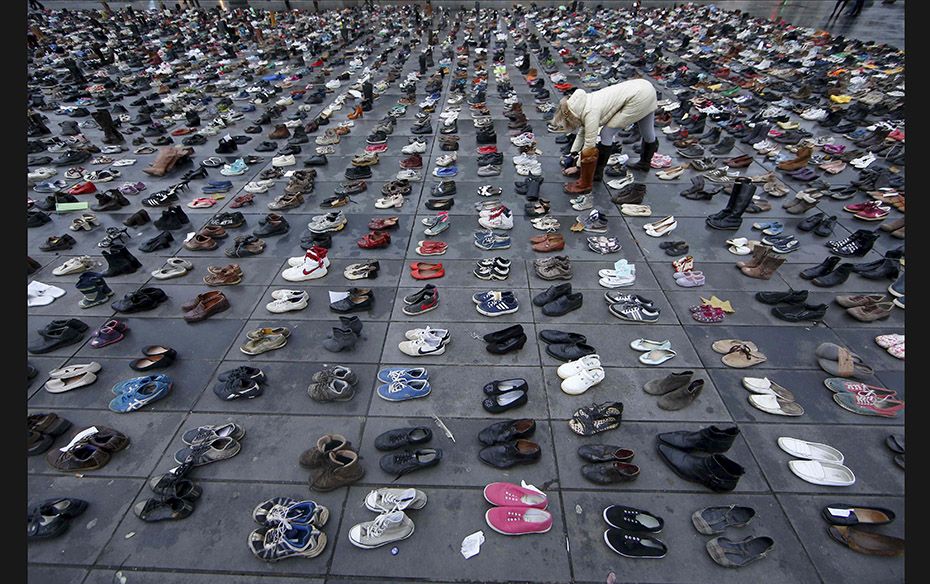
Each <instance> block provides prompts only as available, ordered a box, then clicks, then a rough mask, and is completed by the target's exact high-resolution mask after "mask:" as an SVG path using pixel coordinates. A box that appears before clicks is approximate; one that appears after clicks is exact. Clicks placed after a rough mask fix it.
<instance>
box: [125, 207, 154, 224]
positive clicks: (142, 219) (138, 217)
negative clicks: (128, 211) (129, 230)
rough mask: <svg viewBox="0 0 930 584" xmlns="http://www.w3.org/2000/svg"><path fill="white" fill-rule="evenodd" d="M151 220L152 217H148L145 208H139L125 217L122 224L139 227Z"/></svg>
mask: <svg viewBox="0 0 930 584" xmlns="http://www.w3.org/2000/svg"><path fill="white" fill-rule="evenodd" d="M151 220H152V218H151V217H149V214H148V212H147V211H146V210H145V209H140V210H138V211H136V212H135V213H133V214H132V215H130V216H129V217H127V218H126V220H125V221H123V225H125V226H126V227H139V226H141V225H145V224H146V223H148V222H149V221H151Z"/></svg>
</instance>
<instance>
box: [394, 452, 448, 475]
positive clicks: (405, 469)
mask: <svg viewBox="0 0 930 584" xmlns="http://www.w3.org/2000/svg"><path fill="white" fill-rule="evenodd" d="M441 460H442V450H440V449H439V448H418V449H417V450H413V451H411V450H404V451H403V452H396V453H394V454H385V455H384V456H382V457H381V461H380V466H381V470H383V471H384V472H386V473H389V474H394V475H397V476H398V477H400V476H403V475H405V474H407V473H410V472H414V471H417V470H420V469H423V468H429V467H431V466H436V465H437V464H439V462H440V461H441Z"/></svg>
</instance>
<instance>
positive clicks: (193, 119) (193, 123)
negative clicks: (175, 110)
mask: <svg viewBox="0 0 930 584" xmlns="http://www.w3.org/2000/svg"><path fill="white" fill-rule="evenodd" d="M184 117H186V118H187V126H188V127H189V128H196V127H197V126H199V125H200V116H199V115H198V114H197V112H187V113H186V114H184Z"/></svg>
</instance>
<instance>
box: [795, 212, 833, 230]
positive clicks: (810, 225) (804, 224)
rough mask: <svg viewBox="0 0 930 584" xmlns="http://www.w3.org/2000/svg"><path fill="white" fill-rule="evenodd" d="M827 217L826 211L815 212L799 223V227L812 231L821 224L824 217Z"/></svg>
mask: <svg viewBox="0 0 930 584" xmlns="http://www.w3.org/2000/svg"><path fill="white" fill-rule="evenodd" d="M826 218H827V214H826V213H815V214H813V215H811V216H810V217H805V218H804V220H803V221H801V222H800V223H798V229H800V230H801V231H812V230H813V229H814V228H815V227H817V226H818V225H820V224H821V223H822V222H823V221H824V219H826Z"/></svg>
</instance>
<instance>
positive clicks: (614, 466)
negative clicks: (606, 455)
mask: <svg viewBox="0 0 930 584" xmlns="http://www.w3.org/2000/svg"><path fill="white" fill-rule="evenodd" d="M581 476H583V477H584V478H586V479H588V480H589V481H591V482H592V483H595V484H598V485H612V484H614V483H628V482H630V481H634V480H636V478H637V477H638V476H639V467H638V466H636V465H635V464H631V463H629V462H604V463H600V464H586V465H584V466H582V467H581Z"/></svg>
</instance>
